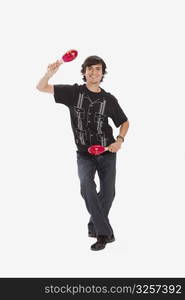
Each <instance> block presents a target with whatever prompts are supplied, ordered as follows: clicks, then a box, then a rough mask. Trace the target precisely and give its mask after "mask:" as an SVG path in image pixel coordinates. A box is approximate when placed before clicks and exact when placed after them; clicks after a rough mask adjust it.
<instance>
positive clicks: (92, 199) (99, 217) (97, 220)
mask: <svg viewBox="0 0 185 300" xmlns="http://www.w3.org/2000/svg"><path fill="white" fill-rule="evenodd" d="M98 158H99V157H98ZM98 158H97V157H94V156H92V157H91V156H84V155H82V154H79V153H77V163H78V175H79V178H80V186H81V195H82V197H83V198H84V200H85V204H86V207H87V210H88V212H89V214H90V215H91V220H92V222H91V224H93V225H94V229H95V233H96V235H97V236H98V235H105V236H111V235H112V233H113V231H112V228H111V225H110V223H109V220H108V217H107V216H106V215H105V214H104V211H103V209H102V205H101V201H100V200H99V197H98V194H97V191H96V183H95V181H94V177H95V173H96V171H97V167H98ZM100 164H101V163H100ZM92 229H93V228H92Z"/></svg>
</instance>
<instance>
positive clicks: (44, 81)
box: [36, 73, 51, 90]
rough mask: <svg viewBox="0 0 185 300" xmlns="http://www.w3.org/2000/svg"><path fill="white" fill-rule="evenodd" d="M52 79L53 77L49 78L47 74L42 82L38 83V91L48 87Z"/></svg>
mask: <svg viewBox="0 0 185 300" xmlns="http://www.w3.org/2000/svg"><path fill="white" fill-rule="evenodd" d="M50 78H51V76H49V75H48V74H47V73H46V74H45V75H44V76H43V77H42V78H41V80H40V81H39V82H38V84H37V86H36V88H37V89H38V90H43V89H44V88H45V87H46V86H47V85H48V81H49V79H50Z"/></svg>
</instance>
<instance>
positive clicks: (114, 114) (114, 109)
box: [110, 95, 128, 127]
mask: <svg viewBox="0 0 185 300" xmlns="http://www.w3.org/2000/svg"><path fill="white" fill-rule="evenodd" d="M111 98H112V99H111V100H112V101H111V112H110V117H111V119H112V120H113V122H114V124H115V126H116V127H119V126H120V125H121V124H122V123H124V122H126V121H127V120H128V118H127V116H126V115H125V113H124V111H123V110H122V108H121V106H120V105H119V103H118V100H117V99H116V98H115V97H114V96H112V95H111Z"/></svg>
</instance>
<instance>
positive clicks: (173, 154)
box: [0, 0, 185, 277]
mask: <svg viewBox="0 0 185 300" xmlns="http://www.w3.org/2000/svg"><path fill="white" fill-rule="evenodd" d="M0 14H1V16H0V20H1V24H0V25H1V26H0V28H1V57H0V65H1V72H0V74H1V102H0V103H1V107H0V128H1V147H0V151H1V155H0V159H1V161H0V172H1V178H0V183H1V189H0V193H1V195H0V197H1V198H0V228H1V229H0V230H1V235H0V276H6V277H11V276H13V277H17V276H19V277H20V276H21V277H27V276H29V277H38V276H40V277H180V276H185V268H184V267H185V260H184V253H185V243H184V225H185V224H184V200H185V192H184V186H183V185H184V177H185V168H184V167H185V143H184V127H185V122H184V100H185V97H184V96H185V95H184V94H185V93H184V79H185V71H184V70H185V55H184V54H185V43H184V34H185V18H184V16H185V3H184V1H180V0H176V1H170V0H168V1H164V0H160V1H159V0H155V1H152V0H145V1H144V0H136V1H134V0H127V1H124V0H120V1H119V0H115V1H108V0H101V1H100V0H93V1H87V0H86V1H85V0H78V1H75V0H71V1H62V0H60V1H59V0H52V1H46V0H43V1H42V0H36V1H33V0H32V1H23V0H22V1H21V0H18V1H10V0H9V1H8V0H6V1H1V8H0ZM71 48H74V49H77V50H78V51H79V55H78V57H77V59H76V60H75V61H73V62H71V63H69V64H67V63H66V64H64V65H62V66H61V68H60V69H59V71H58V73H57V74H55V75H54V77H53V78H52V79H51V80H50V83H68V84H73V83H75V82H77V83H79V84H82V83H83V81H82V79H81V74H80V68H81V64H82V63H83V61H84V59H85V58H86V57H87V56H89V55H99V56H101V57H102V58H103V59H104V60H105V62H106V63H107V67H108V74H107V75H106V77H105V80H104V82H103V84H102V87H103V88H104V89H105V90H107V91H109V92H111V93H112V94H114V95H115V96H116V98H117V99H118V101H119V103H120V105H121V106H122V108H123V110H124V111H125V113H126V115H127V116H128V118H129V121H130V128H129V131H128V134H127V137H126V139H125V143H124V145H123V147H122V149H121V150H120V152H119V153H118V161H117V194H116V198H115V201H114V203H113V206H112V209H111V213H110V220H111V224H112V226H113V228H114V232H115V236H116V242H115V243H112V244H109V245H107V247H106V248H105V250H103V251H99V252H93V251H91V250H90V245H91V244H92V243H93V242H94V239H90V238H88V237H87V226H86V225H87V222H88V218H89V216H88V213H87V211H86V208H85V204H84V200H83V199H82V198H81V196H80V188H79V179H78V175H77V165H76V146H75V144H74V142H73V134H72V131H71V127H70V119H69V112H68V110H67V108H66V107H65V106H63V105H60V104H56V103H55V101H54V98H53V96H52V95H49V94H45V93H40V92H39V91H38V90H36V84H37V82H38V81H39V80H40V78H41V77H42V76H43V75H44V73H45V71H46V68H47V65H48V64H49V63H52V62H54V61H55V60H56V59H58V58H60V57H61V56H62V54H63V53H64V52H65V51H67V50H69V49H71ZM114 132H115V135H116V134H118V130H117V129H116V128H114Z"/></svg>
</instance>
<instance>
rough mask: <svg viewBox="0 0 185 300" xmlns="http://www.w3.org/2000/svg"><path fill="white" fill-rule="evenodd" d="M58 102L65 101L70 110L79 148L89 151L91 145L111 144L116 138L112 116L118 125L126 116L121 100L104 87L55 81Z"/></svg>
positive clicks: (81, 150) (80, 150)
mask: <svg viewBox="0 0 185 300" xmlns="http://www.w3.org/2000/svg"><path fill="white" fill-rule="evenodd" d="M54 98H55V101H56V103H61V104H64V105H66V106H67V107H68V108H69V111H70V117H71V126H72V130H73V134H74V140H75V143H76V146H77V149H78V151H79V152H87V150H88V147H90V146H91V145H97V144H99V145H102V146H105V147H106V146H108V145H110V144H111V143H113V142H115V139H114V137H113V130H112V127H111V126H110V125H109V122H108V119H109V118H111V119H112V120H113V122H114V124H115V126H116V127H119V126H120V125H121V124H122V123H124V122H126V121H127V120H128V119H127V116H126V115H125V113H124V112H123V110H122V108H121V107H120V105H119V103H118V100H117V99H116V98H115V97H114V96H113V95H112V94H110V93H107V92H106V91H105V90H104V89H102V88H101V92H99V93H94V92H92V91H90V90H89V89H88V88H87V86H86V84H83V85H78V84H74V85H65V84H57V85H54Z"/></svg>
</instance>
